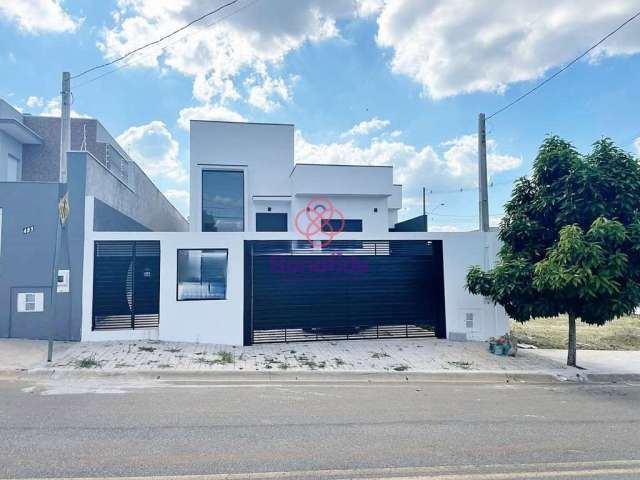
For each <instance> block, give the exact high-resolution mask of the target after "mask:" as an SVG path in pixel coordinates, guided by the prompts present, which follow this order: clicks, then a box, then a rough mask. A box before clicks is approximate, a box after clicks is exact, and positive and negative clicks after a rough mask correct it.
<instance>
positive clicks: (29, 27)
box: [0, 0, 83, 33]
mask: <svg viewBox="0 0 640 480" xmlns="http://www.w3.org/2000/svg"><path fill="white" fill-rule="evenodd" d="M2 16H4V17H7V18H9V20H11V21H14V22H16V23H17V25H18V27H19V28H20V29H21V30H23V31H25V32H28V33H46V32H52V33H61V32H73V31H75V30H76V29H77V28H78V27H79V26H80V25H81V24H82V21H83V19H81V18H75V17H72V16H71V15H69V14H68V13H67V12H66V11H65V10H64V8H63V7H62V1H61V0H2V2H0V17H2Z"/></svg>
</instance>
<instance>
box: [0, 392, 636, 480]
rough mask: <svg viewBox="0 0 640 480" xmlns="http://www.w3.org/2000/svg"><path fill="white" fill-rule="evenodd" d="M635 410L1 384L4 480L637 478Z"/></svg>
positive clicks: (562, 402)
mask: <svg viewBox="0 0 640 480" xmlns="http://www.w3.org/2000/svg"><path fill="white" fill-rule="evenodd" d="M82 385H84V386H85V387H86V389H85V390H83V389H82ZM87 386H88V387H87ZM639 405H640V386H638V385H624V384H619V385H593V384H572V383H571V384H570V383H561V382H555V383H543V384H531V383H518V384H504V383H502V384H500V383H492V382H473V381H468V382H467V381H460V380H451V381H425V382H416V383H410V382H399V381H393V382H380V383H366V382H335V381H324V382H314V383H310V382H309V381H306V382H285V381H283V382H280V383H278V382H277V380H272V381H271V382H270V383H264V382H259V381H255V380H252V381H247V382H243V383H232V382H215V381H207V380H173V381H166V382H162V383H158V384H145V383H141V384H140V385H137V384H136V383H130V384H127V385H125V386H122V385H117V384H116V383H114V381H108V380H103V381H100V382H97V383H93V384H92V383H91V382H90V381H87V380H77V381H76V384H74V382H70V381H66V382H61V383H60V385H56V384H55V383H52V382H48V383H34V382H26V381H16V380H14V381H0V478H29V477H31V478H33V477H65V478H69V477H122V476H138V477H140V476H142V477H147V476H184V475H214V474H218V475H215V476H212V477H210V478H237V479H241V478H285V477H286V478H398V477H403V478H425V479H426V478H429V479H433V478H443V479H445V478H446V479H465V478H468V479H520V478H638V477H640V453H639V452H640V409H639V408H638V407H639ZM258 472H270V473H268V474H267V473H264V474H263V475H256V474H257V473H258ZM226 473H234V474H238V475H236V476H234V477H228V476H225V475H219V474H226ZM250 473H254V475H248V474H250Z"/></svg>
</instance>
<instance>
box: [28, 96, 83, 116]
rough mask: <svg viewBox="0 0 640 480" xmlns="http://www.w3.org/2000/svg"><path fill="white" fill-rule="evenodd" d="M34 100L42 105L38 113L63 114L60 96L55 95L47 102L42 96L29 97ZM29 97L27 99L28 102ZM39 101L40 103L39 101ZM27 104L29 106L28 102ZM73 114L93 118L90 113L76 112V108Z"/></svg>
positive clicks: (72, 111)
mask: <svg viewBox="0 0 640 480" xmlns="http://www.w3.org/2000/svg"><path fill="white" fill-rule="evenodd" d="M29 98H30V99H34V100H32V102H36V106H42V107H43V108H42V110H41V111H40V112H39V113H37V115H43V116H45V117H59V116H60V114H61V109H60V97H53V98H51V99H49V100H47V101H46V102H45V101H44V99H43V98H41V97H29ZM28 101H29V99H27V102H28ZM38 102H39V103H38ZM27 106H29V105H28V104H27ZM71 116H72V117H73V118H92V117H91V116H90V115H86V114H84V113H79V112H76V111H75V110H74V109H71Z"/></svg>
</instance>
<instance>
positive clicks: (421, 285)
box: [245, 240, 446, 343]
mask: <svg viewBox="0 0 640 480" xmlns="http://www.w3.org/2000/svg"><path fill="white" fill-rule="evenodd" d="M245 249H246V250H245V275H250V278H251V285H250V292H251V293H250V295H248V294H246V295H245V313H247V312H248V314H249V315H250V318H245V328H247V327H248V328H250V335H251V338H250V343H271V342H290V341H313V340H335V339H359V338H392V337H422V336H437V337H444V336H445V335H446V333H445V317H444V274H443V264H442V243H441V242H440V241H408V240H407V241H401V240H398V241H395V240H394V241H377V240H376V241H333V242H332V243H331V244H329V245H328V246H326V247H323V248H321V249H318V248H314V247H312V246H310V245H309V244H308V243H305V242H297V241H292V242H283V241H273V242H269V241H255V242H246V243H245ZM249 252H250V253H249ZM246 287H247V285H246V284H245V292H247V290H248V289H247V288H246ZM245 334H246V335H245V343H247V336H248V335H247V330H245Z"/></svg>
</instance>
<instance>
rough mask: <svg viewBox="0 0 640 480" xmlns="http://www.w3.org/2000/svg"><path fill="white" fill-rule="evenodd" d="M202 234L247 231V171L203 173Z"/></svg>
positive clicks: (212, 171) (207, 171) (206, 171)
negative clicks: (245, 186)
mask: <svg viewBox="0 0 640 480" xmlns="http://www.w3.org/2000/svg"><path fill="white" fill-rule="evenodd" d="M202 231H203V232H243V231H244V172H239V171H234V170H203V172H202Z"/></svg>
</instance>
